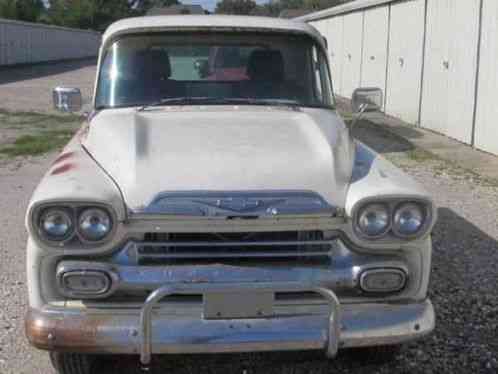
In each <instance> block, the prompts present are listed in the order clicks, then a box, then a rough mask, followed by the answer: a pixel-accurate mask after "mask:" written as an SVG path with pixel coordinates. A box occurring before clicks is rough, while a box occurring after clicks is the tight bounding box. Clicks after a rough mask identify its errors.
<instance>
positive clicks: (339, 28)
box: [327, 17, 344, 95]
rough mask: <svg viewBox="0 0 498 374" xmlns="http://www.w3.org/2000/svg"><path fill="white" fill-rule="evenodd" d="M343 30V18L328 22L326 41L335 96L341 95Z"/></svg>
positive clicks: (332, 19)
mask: <svg viewBox="0 0 498 374" xmlns="http://www.w3.org/2000/svg"><path fill="white" fill-rule="evenodd" d="M343 28H344V18H343V17H335V18H331V19H330V20H329V24H328V29H327V30H328V31H327V40H328V43H329V59H330V69H331V74H332V81H333V85H334V92H335V93H336V95H342V62H343V58H342V56H343V55H344V48H343V43H344V40H343V31H344V30H343Z"/></svg>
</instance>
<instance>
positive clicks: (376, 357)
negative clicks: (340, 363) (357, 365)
mask: <svg viewBox="0 0 498 374" xmlns="http://www.w3.org/2000/svg"><path fill="white" fill-rule="evenodd" d="M400 350H401V346H400V345H379V346H373V347H362V348H354V349H352V352H351V353H352V354H353V355H354V357H355V358H356V359H358V360H360V361H361V362H362V363H364V364H382V363H387V362H390V361H394V359H395V358H396V356H397V355H398V354H399V352H400Z"/></svg>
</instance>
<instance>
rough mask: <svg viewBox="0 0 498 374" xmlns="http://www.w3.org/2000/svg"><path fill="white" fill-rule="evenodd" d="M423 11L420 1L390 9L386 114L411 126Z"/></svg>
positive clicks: (416, 98)
mask: <svg viewBox="0 0 498 374" xmlns="http://www.w3.org/2000/svg"><path fill="white" fill-rule="evenodd" d="M424 12H425V4H424V0H412V1H408V2H403V3H396V4H393V5H392V6H391V26H390V32H389V34H390V36H389V39H390V42H389V65H388V76H387V87H386V113H388V114H390V115H392V116H394V117H398V118H401V119H402V120H403V121H405V122H408V123H412V124H416V123H418V121H419V118H418V117H419V111H420V89H421V81H422V58H423V48H424Z"/></svg>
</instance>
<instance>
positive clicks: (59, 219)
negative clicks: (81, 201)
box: [39, 208, 74, 241]
mask: <svg viewBox="0 0 498 374" xmlns="http://www.w3.org/2000/svg"><path fill="white" fill-rule="evenodd" d="M39 225H40V226H39V228H40V232H41V234H42V236H43V237H44V238H45V239H48V240H53V241H63V240H65V239H67V238H69V236H71V234H72V232H73V227H74V226H73V220H72V219H71V215H70V214H69V213H68V212H67V211H66V210H64V209H61V208H48V209H46V210H45V211H43V212H42V214H41V215H40V222H39Z"/></svg>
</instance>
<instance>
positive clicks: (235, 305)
mask: <svg viewBox="0 0 498 374" xmlns="http://www.w3.org/2000/svg"><path fill="white" fill-rule="evenodd" d="M203 299H204V319H243V318H264V317H269V316H271V315H273V299H274V293H273V292H264V291H261V292H251V291H249V292H242V291H241V292H207V293H205V294H204V297H203Z"/></svg>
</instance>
